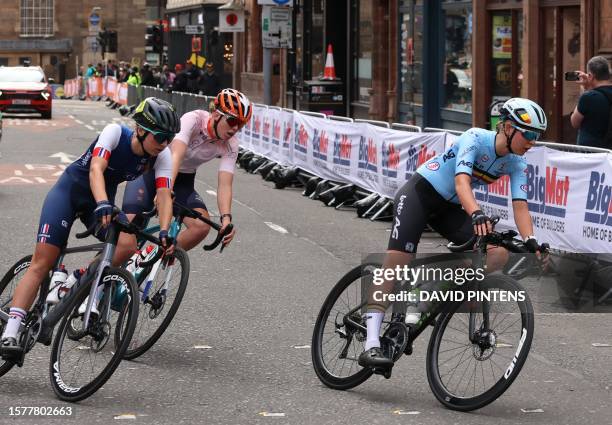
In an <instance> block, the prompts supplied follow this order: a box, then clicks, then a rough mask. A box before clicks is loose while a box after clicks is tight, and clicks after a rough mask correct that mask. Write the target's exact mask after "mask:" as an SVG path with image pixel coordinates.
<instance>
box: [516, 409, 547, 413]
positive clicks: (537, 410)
mask: <svg viewBox="0 0 612 425" xmlns="http://www.w3.org/2000/svg"><path fill="white" fill-rule="evenodd" d="M521 412H523V413H544V410H542V409H539V408H538V409H521Z"/></svg>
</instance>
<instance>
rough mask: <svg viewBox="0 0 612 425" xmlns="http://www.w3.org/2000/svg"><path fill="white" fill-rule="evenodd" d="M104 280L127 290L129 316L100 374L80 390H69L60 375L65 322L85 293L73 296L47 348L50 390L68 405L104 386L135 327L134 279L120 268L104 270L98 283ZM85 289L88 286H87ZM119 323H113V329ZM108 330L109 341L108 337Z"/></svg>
mask: <svg viewBox="0 0 612 425" xmlns="http://www.w3.org/2000/svg"><path fill="white" fill-rule="evenodd" d="M105 278H110V279H112V280H113V281H115V282H116V283H115V287H117V286H116V285H125V288H126V290H127V291H129V292H128V293H127V294H126V295H125V299H126V300H127V303H126V304H127V306H128V309H129V312H130V314H129V315H128V316H127V324H126V325H125V327H124V328H123V329H125V331H124V338H123V340H122V341H121V342H120V344H118V345H116V346H115V351H114V353H113V352H112V351H111V354H112V357H111V359H110V361H109V362H108V364H107V365H106V366H105V367H104V368H103V369H102V371H101V373H100V374H98V375H97V376H96V377H95V378H94V379H92V380H91V381H89V383H87V384H85V385H83V386H81V387H76V388H74V387H70V386H68V384H67V383H65V382H64V380H63V378H62V376H61V372H62V371H61V364H62V361H61V359H60V353H61V348H62V346H63V342H64V341H65V340H66V339H67V338H66V333H67V330H68V327H69V320H72V319H73V318H74V317H73V312H74V310H75V309H78V308H79V306H80V305H81V303H83V301H84V300H85V298H86V297H87V296H88V295H89V291H82V293H81V294H80V295H78V296H75V297H74V299H73V300H72V301H71V303H70V304H69V306H68V308H67V311H68V312H69V313H68V314H66V315H65V316H64V317H63V319H62V321H61V322H60V326H59V328H58V330H57V332H56V335H55V339H54V341H53V346H52V349H51V359H50V362H49V372H50V380H51V386H52V387H53V391H54V392H55V394H56V395H57V396H58V398H59V399H61V400H64V401H69V402H76V401H80V400H83V399H85V398H87V397H89V396H91V395H92V394H94V393H95V392H96V391H97V390H98V389H99V388H100V387H102V385H104V383H105V382H106V381H107V380H108V379H109V378H110V377H111V376H112V374H113V372H114V371H115V369H117V367H118V366H119V363H120V362H121V360H122V359H123V355H124V354H125V350H126V349H127V347H128V345H129V343H130V339H131V338H132V334H133V333H134V329H135V327H136V319H137V318H138V304H139V302H138V296H137V294H138V289H137V287H136V283H135V282H134V277H133V276H132V275H131V274H130V273H129V272H127V271H126V270H124V269H121V268H118V267H108V268H106V270H105V271H104V273H103V274H102V277H101V280H102V281H105V280H104V279H105ZM87 286H88V287H89V285H87ZM118 324H119V321H118V320H117V326H118ZM110 333H111V332H110V331H109V335H108V337H109V339H110V338H111V337H112V335H110Z"/></svg>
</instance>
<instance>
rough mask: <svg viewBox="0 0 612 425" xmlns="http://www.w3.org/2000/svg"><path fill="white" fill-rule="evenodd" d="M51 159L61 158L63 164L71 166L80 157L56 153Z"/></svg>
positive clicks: (50, 156)
mask: <svg viewBox="0 0 612 425" xmlns="http://www.w3.org/2000/svg"><path fill="white" fill-rule="evenodd" d="M92 130H93V129H92ZM49 158H59V160H60V162H61V163H63V164H71V163H73V162H74V161H75V160H76V159H77V158H78V156H76V155H70V154H68V153H65V152H56V153H54V154H53V155H49Z"/></svg>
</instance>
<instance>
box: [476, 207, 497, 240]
mask: <svg viewBox="0 0 612 425" xmlns="http://www.w3.org/2000/svg"><path fill="white" fill-rule="evenodd" d="M472 224H473V225H474V233H476V234H477V235H478V236H484V235H487V234H489V233H491V232H492V231H493V226H492V225H491V219H490V218H489V217H487V215H486V214H485V213H484V212H482V210H476V211H474V212H473V213H472Z"/></svg>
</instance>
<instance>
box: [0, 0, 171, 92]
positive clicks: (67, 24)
mask: <svg viewBox="0 0 612 425" xmlns="http://www.w3.org/2000/svg"><path fill="white" fill-rule="evenodd" d="M149 3H151V5H149V6H148V4H149ZM160 3H162V2H161V1H157V0H152V1H151V0H149V1H147V0H104V1H101V0H2V13H0V65H18V64H20V63H23V61H24V60H29V61H30V62H31V64H32V65H40V66H42V67H43V68H44V69H45V70H46V72H47V75H48V76H49V77H53V78H54V79H55V80H56V81H58V82H63V81H64V79H67V78H73V77H74V76H75V75H76V74H77V72H78V69H79V67H80V66H82V65H85V66H87V64H88V63H97V62H101V61H102V55H101V50H100V48H99V46H97V44H96V35H97V34H98V32H99V31H100V30H102V29H103V28H106V29H108V30H114V31H117V33H118V51H117V53H116V54H110V56H108V57H114V58H116V59H119V60H126V61H132V59H134V61H135V62H136V63H138V62H140V61H142V60H143V58H144V56H145V48H144V45H145V42H144V34H145V25H146V22H147V21H148V20H151V19H155V17H156V15H159V8H160V7H161V6H162V5H160ZM163 3H165V1H164V2H163Z"/></svg>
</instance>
